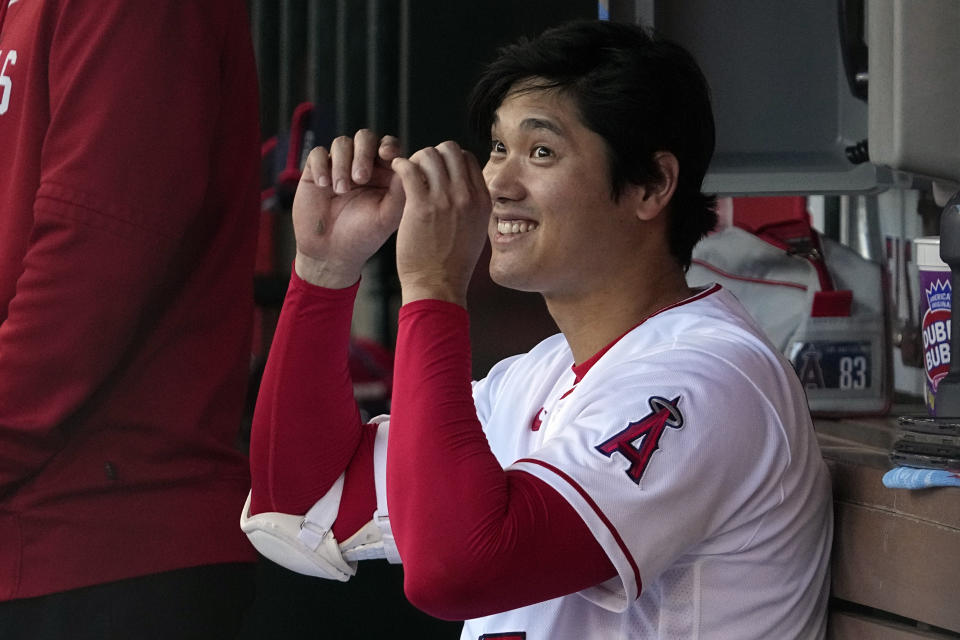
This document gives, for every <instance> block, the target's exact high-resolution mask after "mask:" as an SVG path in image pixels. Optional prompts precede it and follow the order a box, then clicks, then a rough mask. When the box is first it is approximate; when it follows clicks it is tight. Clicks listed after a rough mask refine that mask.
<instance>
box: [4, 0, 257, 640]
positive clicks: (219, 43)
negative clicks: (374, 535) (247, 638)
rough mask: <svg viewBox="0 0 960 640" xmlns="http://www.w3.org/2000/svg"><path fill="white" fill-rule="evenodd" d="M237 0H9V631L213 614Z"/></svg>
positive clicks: (243, 71)
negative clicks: (146, 0) (147, 0)
mask: <svg viewBox="0 0 960 640" xmlns="http://www.w3.org/2000/svg"><path fill="white" fill-rule="evenodd" d="M250 40H251V39H250V29H249V23H248V18H247V14H246V8H245V5H244V3H243V2H242V1H240V0H202V1H200V0H191V1H183V0H151V1H150V2H125V1H122V0H47V1H44V2H39V1H36V0H0V175H2V179H0V229H2V230H3V231H2V233H0V630H2V631H0V635H2V636H3V637H4V638H5V639H10V638H20V637H23V638H61V637H63V638H67V637H69V638H88V637H89V638H116V637H122V638H149V637H163V638H188V637H203V638H210V637H224V636H226V635H228V634H229V630H230V629H231V628H237V627H238V626H239V623H240V617H241V614H242V612H243V609H244V607H245V606H246V605H247V604H248V603H249V601H250V599H251V598H252V585H253V561H254V560H255V554H254V552H253V550H252V548H251V547H250V545H249V543H248V542H247V540H246V539H245V538H244V536H243V535H242V534H241V533H240V532H239V531H237V526H236V513H237V511H238V509H239V508H240V506H241V505H242V504H243V497H244V494H245V493H246V488H247V486H248V483H249V480H248V472H247V465H246V460H245V458H244V456H243V455H242V454H241V453H240V452H239V451H238V450H237V448H236V445H235V440H236V436H237V432H238V430H239V426H240V422H241V413H242V405H243V396H244V393H245V387H246V377H247V370H248V361H249V347H250V335H251V323H252V315H253V312H252V309H253V302H252V281H253V263H254V252H255V246H256V230H257V216H258V210H259V204H258V194H257V189H258V182H259V125H258V108H257V100H258V96H257V83H256V72H255V63H254V57H253V50H252V46H251V41H250Z"/></svg>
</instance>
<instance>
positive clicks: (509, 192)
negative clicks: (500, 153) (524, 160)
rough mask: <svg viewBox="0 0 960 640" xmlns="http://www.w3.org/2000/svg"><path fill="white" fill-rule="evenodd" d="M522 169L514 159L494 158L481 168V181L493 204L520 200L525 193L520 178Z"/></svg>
mask: <svg viewBox="0 0 960 640" xmlns="http://www.w3.org/2000/svg"><path fill="white" fill-rule="evenodd" d="M521 171H522V167H521V165H520V162H519V160H518V159H517V158H516V157H510V156H508V157H506V158H496V159H491V160H489V161H488V162H487V164H486V166H484V168H483V179H484V180H485V181H486V183H487V190H488V191H489V192H490V198H491V200H493V201H494V202H498V201H505V200H521V199H523V197H524V194H525V193H526V191H525V189H524V187H523V180H522V176H521Z"/></svg>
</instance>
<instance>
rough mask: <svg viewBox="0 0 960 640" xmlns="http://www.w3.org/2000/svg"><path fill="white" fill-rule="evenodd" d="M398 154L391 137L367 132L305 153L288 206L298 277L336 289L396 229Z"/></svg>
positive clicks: (399, 192) (399, 209)
mask: <svg viewBox="0 0 960 640" xmlns="http://www.w3.org/2000/svg"><path fill="white" fill-rule="evenodd" d="M400 154H401V149H400V143H399V141H398V140H397V139H396V138H394V137H393V136H385V137H383V138H381V139H379V140H378V139H377V137H376V135H375V134H374V133H373V132H372V131H370V130H369V129H361V130H360V131H358V132H357V133H356V135H354V137H353V138H350V137H347V136H341V137H339V138H337V139H336V140H334V141H333V143H332V144H331V145H330V150H329V151H328V150H327V149H325V148H323V147H317V148H315V149H313V151H311V152H310V155H309V156H308V157H307V162H306V164H305V166H304V169H303V174H302V175H301V177H300V183H299V185H297V193H296V195H295V196H294V200H293V230H294V234H295V235H296V242H297V257H296V261H295V269H296V271H297V275H299V276H300V277H301V278H303V279H304V280H306V281H308V282H311V283H313V284H316V285H319V286H323V287H328V288H333V289H339V288H343V287H348V286H350V285H352V284H353V283H355V282H356V281H357V280H358V279H359V278H360V270H361V269H362V268H363V264H364V263H365V262H366V261H367V260H368V259H369V258H370V257H371V256H372V255H373V254H374V253H376V252H377V249H379V248H380V247H381V246H382V245H383V243H384V242H386V240H387V239H388V238H389V237H390V235H391V234H392V233H393V232H394V231H396V229H397V226H398V225H399V224H400V215H401V212H402V211H403V204H404V193H403V189H402V188H401V182H400V178H399V176H397V175H396V174H395V173H394V172H393V170H392V169H391V168H390V163H391V161H392V160H394V159H395V158H398V157H399V156H400Z"/></svg>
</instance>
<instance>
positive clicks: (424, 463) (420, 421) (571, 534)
mask: <svg viewBox="0 0 960 640" xmlns="http://www.w3.org/2000/svg"><path fill="white" fill-rule="evenodd" d="M387 470H388V476H387V487H388V502H389V505H390V518H391V523H392V526H393V530H394V534H395V536H396V540H397V544H398V547H399V549H400V554H401V556H402V557H403V560H404V565H405V575H406V589H407V595H408V597H409V598H410V599H411V601H412V602H414V604H416V605H418V606H420V607H421V608H423V609H424V610H426V611H427V612H428V613H431V614H433V615H436V616H439V617H445V618H452V619H456V618H468V617H476V616H480V615H486V614H489V613H493V612H496V611H503V610H507V609H512V608H516V607H520V606H524V605H526V604H531V603H533V602H538V601H542V600H546V599H549V598H553V597H556V596H559V595H563V594H566V593H572V592H574V591H577V590H580V589H583V588H585V587H588V586H591V585H594V584H598V583H599V582H602V581H603V580H606V579H608V578H610V577H612V576H613V575H614V574H615V571H614V569H613V566H612V564H611V563H610V561H609V559H608V558H607V557H606V555H605V553H604V552H603V550H602V548H601V547H600V545H599V543H597V541H596V540H595V539H594V538H593V536H592V535H591V533H590V531H589V530H588V529H587V527H586V525H585V524H584V522H583V521H582V520H581V519H580V517H579V516H578V515H577V514H576V512H575V511H574V510H573V508H572V507H571V506H570V505H569V504H568V503H567V502H566V501H565V500H564V499H563V498H562V497H561V496H560V495H559V494H558V493H557V492H556V491H554V490H553V489H552V488H551V487H549V486H547V485H546V484H544V483H543V482H541V481H540V480H538V479H536V478H533V477H532V476H529V475H527V474H524V473H521V472H505V471H504V470H503V469H502V468H501V466H500V464H499V463H498V461H497V460H496V458H495V457H494V455H493V453H492V451H491V450H490V447H489V445H488V443H487V441H486V437H485V435H484V433H483V431H482V429H481V427H480V424H479V421H478V419H477V415H476V410H475V408H474V404H473V398H472V394H471V387H470V356H469V329H468V322H467V316H466V312H465V310H463V309H462V308H460V307H458V306H455V305H453V304H447V303H441V302H438V301H434V300H430V301H421V302H418V303H415V304H411V305H409V306H405V307H404V308H403V309H402V310H401V318H400V331H399V337H398V346H397V363H396V367H395V376H394V404H393V415H392V419H391V429H390V443H389V448H388V465H387Z"/></svg>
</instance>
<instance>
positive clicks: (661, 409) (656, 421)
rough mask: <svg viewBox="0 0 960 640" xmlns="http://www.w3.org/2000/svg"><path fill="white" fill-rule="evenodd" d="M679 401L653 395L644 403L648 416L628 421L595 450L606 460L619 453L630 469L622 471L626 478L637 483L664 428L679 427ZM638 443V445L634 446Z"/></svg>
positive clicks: (681, 423)
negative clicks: (627, 462)
mask: <svg viewBox="0 0 960 640" xmlns="http://www.w3.org/2000/svg"><path fill="white" fill-rule="evenodd" d="M679 401H680V396H677V397H676V398H674V399H673V400H667V399H665V398H661V397H659V396H653V397H652V398H650V399H649V400H648V401H647V402H648V403H649V404H650V413H648V414H647V415H646V416H644V417H643V418H641V419H640V420H637V421H636V422H631V423H630V424H628V425H627V427H626V429H624V430H623V431H621V432H619V433H617V434H616V435H614V436H613V437H612V438H610V439H609V440H606V441H604V442H602V443H600V444H598V445H597V446H596V449H597V451H599V452H600V453H602V454H603V455H605V456H607V457H608V458H609V457H611V456H612V455H613V454H614V453H617V452H619V453H620V455H622V456H623V457H624V458H626V459H627V460H628V461H629V462H630V467H629V468H628V469H627V470H626V474H627V476H628V477H629V478H630V479H631V480H633V481H634V482H635V483H636V484H640V478H642V477H643V473H644V472H645V471H646V470H647V465H649V464H650V458H651V457H652V456H653V452H654V451H656V450H657V449H659V448H660V438H661V437H662V436H663V432H664V430H665V429H666V427H670V428H671V429H679V428H681V427H682V426H683V415H681V413H680V409H678V408H677V404H678V403H679ZM641 438H642V440H641ZM638 440H640V442H639V444H638V445H635V444H634V443H636V442H637V441H638Z"/></svg>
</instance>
